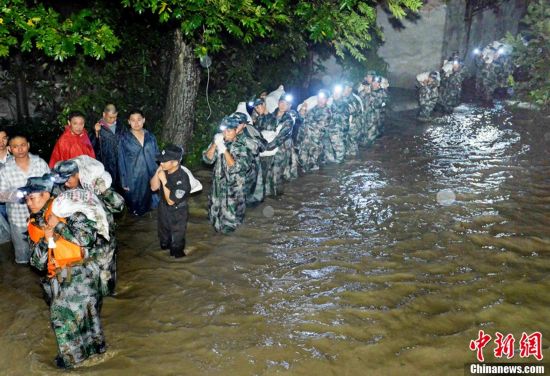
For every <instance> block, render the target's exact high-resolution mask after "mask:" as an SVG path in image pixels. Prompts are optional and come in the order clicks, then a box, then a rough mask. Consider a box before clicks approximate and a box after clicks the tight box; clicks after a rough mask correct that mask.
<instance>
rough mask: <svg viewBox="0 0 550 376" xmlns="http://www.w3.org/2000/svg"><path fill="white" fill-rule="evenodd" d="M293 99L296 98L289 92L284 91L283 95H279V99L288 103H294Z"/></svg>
mask: <svg viewBox="0 0 550 376" xmlns="http://www.w3.org/2000/svg"><path fill="white" fill-rule="evenodd" d="M293 99H294V98H293V97H292V94H287V93H283V95H281V96H280V97H279V101H285V102H288V103H292V100H293Z"/></svg>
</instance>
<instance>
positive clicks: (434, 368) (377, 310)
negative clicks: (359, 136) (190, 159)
mask: <svg viewBox="0 0 550 376" xmlns="http://www.w3.org/2000/svg"><path fill="white" fill-rule="evenodd" d="M388 123H389V124H388V126H387V129H386V132H385V134H384V136H383V137H381V138H380V139H378V140H377V142H376V143H375V144H374V145H373V146H371V147H370V148H368V149H367V150H364V151H362V153H361V155H360V156H359V158H357V159H356V160H353V161H349V162H347V163H345V164H344V165H339V166H329V167H326V168H324V169H322V170H321V171H320V172H318V173H315V174H310V175H307V176H303V177H301V178H299V179H298V180H297V181H295V182H293V183H291V184H289V185H288V186H287V187H286V192H285V194H284V196H282V197H279V198H277V199H267V200H266V202H265V203H264V204H262V205H260V206H259V207H257V208H254V209H251V210H249V211H247V216H246V223H245V225H243V226H242V227H241V228H239V230H238V231H237V232H236V233H235V234H232V235H230V236H222V235H218V234H216V233H215V232H214V231H213V230H212V228H211V227H210V226H209V224H208V223H207V221H206V219H205V218H206V209H205V207H206V199H207V194H206V193H207V192H203V193H202V194H200V195H198V196H196V197H193V198H192V200H191V206H192V215H191V221H190V224H189V227H188V244H189V246H190V247H191V250H192V253H191V255H190V256H189V257H187V258H185V259H183V260H174V259H171V258H170V257H169V256H168V255H167V252H166V251H160V250H159V249H158V242H157V238H156V223H155V221H154V218H151V217H146V218H140V219H133V218H127V219H126V220H124V221H123V222H122V223H121V224H120V226H119V231H118V233H119V240H120V248H121V250H120V257H119V284H118V294H117V295H116V296H115V297H112V298H108V299H105V301H104V305H103V312H102V322H103V325H104V329H105V334H106V338H107V341H108V345H109V349H108V352H107V353H106V354H105V355H103V356H101V357H99V358H96V359H92V360H90V361H87V362H86V363H85V364H84V365H83V366H81V367H79V368H78V369H76V370H75V371H73V372H72V374H82V375H129V374H134V375H274V374H279V375H284V374H292V375H358V374H372V375H403V374H405V375H407V374H408V375H416V374H428V375H462V374H463V368H464V364H465V363H468V362H473V361H475V354H474V353H473V352H472V351H470V350H469V348H468V345H469V342H470V340H471V339H474V338H476V337H477V333H478V330H479V329H483V330H485V332H486V333H489V334H491V335H492V336H493V337H494V334H495V332H496V331H499V332H501V333H503V334H507V333H512V334H514V336H515V338H516V349H517V350H519V339H520V337H521V333H522V332H527V333H528V334H530V333H532V332H535V331H540V332H542V333H543V345H544V349H543V353H544V354H545V355H546V352H547V351H548V349H547V347H548V345H547V343H548V342H549V340H550V338H548V337H545V336H547V335H550V322H549V320H548V317H549V313H550V312H549V308H548V307H549V306H550V279H549V278H548V276H549V271H550V227H549V225H550V210H549V209H550V160H549V156H550V152H549V148H548V147H547V145H548V144H549V143H550V119H549V118H548V117H545V116H544V115H541V114H538V113H534V112H511V111H509V110H505V109H503V108H501V107H498V106H497V107H496V108H493V109H487V108H478V107H475V106H471V105H468V106H462V107H461V108H459V109H458V111H457V112H455V113H454V114H453V115H451V116H447V117H444V118H440V119H438V120H436V121H434V122H432V123H429V124H424V125H417V124H415V122H414V120H413V119H412V117H411V116H410V114H407V113H400V114H398V115H394V116H392V117H391V118H390V119H389V120H388ZM208 174H209V172H208V171H203V172H200V173H199V176H201V177H202V180H203V182H204V183H206V184H204V185H205V187H207V186H208V185H209V182H208V181H207V179H206V178H205V176H208ZM207 190H208V189H206V191H207ZM438 193H439V196H438ZM453 196H454V198H455V200H454V201H453ZM438 197H439V201H438ZM1 253H2V255H1V256H0V257H1V258H0V299H1V304H0V349H2V350H1V351H0V370H1V373H2V374H6V375H29V374H36V375H55V374H61V373H63V372H61V371H58V370H56V369H55V368H54V366H53V362H52V360H53V358H54V356H55V351H56V346H55V339H54V336H53V333H52V331H51V329H50V327H49V321H48V316H49V314H48V310H47V307H46V305H45V303H44V301H43V299H42V295H41V291H40V288H39V285H38V276H37V275H36V274H35V273H33V272H32V271H30V270H29V269H28V268H26V267H21V266H19V267H17V266H15V265H13V263H12V262H13V256H12V254H11V252H10V251H9V249H8V247H6V246H4V247H2V248H1ZM493 348H494V344H490V345H488V346H487V347H486V348H485V351H484V353H485V357H486V358H487V360H493V359H494V358H493V357H492V350H493ZM513 360H514V361H519V360H520V359H519V354H516V356H515V358H514V359H513ZM530 361H531V362H534V359H533V358H531V359H530Z"/></svg>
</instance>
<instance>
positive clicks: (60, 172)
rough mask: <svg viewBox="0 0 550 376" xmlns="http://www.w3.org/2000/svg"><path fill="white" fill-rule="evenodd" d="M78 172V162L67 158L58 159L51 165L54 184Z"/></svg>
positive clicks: (64, 180)
mask: <svg viewBox="0 0 550 376" xmlns="http://www.w3.org/2000/svg"><path fill="white" fill-rule="evenodd" d="M77 172H78V164H77V163H76V162H75V161H74V160H72V159H69V160H67V161H59V162H57V163H56V164H55V166H54V167H53V170H52V173H53V177H54V178H55V180H54V182H55V183H56V184H63V183H65V182H66V181H67V180H68V179H69V178H70V177H71V176H73V175H74V174H76V173H77Z"/></svg>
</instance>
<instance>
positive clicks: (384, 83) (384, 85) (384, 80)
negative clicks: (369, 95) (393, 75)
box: [380, 77, 390, 89]
mask: <svg viewBox="0 0 550 376" xmlns="http://www.w3.org/2000/svg"><path fill="white" fill-rule="evenodd" d="M380 87H381V88H382V89H387V88H388V87H390V82H389V81H388V79H387V78H385V77H382V82H381V83H380Z"/></svg>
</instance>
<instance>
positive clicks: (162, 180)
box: [157, 169, 167, 185]
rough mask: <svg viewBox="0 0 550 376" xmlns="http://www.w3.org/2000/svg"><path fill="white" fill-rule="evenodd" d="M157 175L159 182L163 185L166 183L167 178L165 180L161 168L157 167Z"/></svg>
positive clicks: (164, 173)
mask: <svg viewBox="0 0 550 376" xmlns="http://www.w3.org/2000/svg"><path fill="white" fill-rule="evenodd" d="M157 175H158V177H159V180H160V182H161V183H162V184H163V185H166V181H167V180H166V172H164V170H163V169H159V170H158V171H157Z"/></svg>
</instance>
